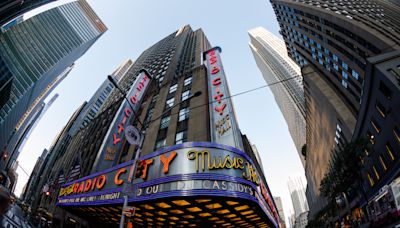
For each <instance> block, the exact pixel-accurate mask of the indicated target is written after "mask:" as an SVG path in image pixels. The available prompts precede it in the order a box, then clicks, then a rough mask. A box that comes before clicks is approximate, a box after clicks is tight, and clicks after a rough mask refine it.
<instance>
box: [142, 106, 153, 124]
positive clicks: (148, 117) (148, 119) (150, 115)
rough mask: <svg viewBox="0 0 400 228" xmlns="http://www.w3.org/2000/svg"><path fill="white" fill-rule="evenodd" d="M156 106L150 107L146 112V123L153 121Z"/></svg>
mask: <svg viewBox="0 0 400 228" xmlns="http://www.w3.org/2000/svg"><path fill="white" fill-rule="evenodd" d="M153 112H154V108H151V109H149V111H147V114H146V119H145V121H144V122H145V123H149V122H150V121H151V117H153Z"/></svg>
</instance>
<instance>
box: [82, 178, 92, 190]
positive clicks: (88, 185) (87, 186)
mask: <svg viewBox="0 0 400 228" xmlns="http://www.w3.org/2000/svg"><path fill="white" fill-rule="evenodd" d="M91 184H92V180H90V179H89V180H87V181H86V184H85V189H84V191H85V192H87V191H89V190H90V187H91V186H90V185H91Z"/></svg>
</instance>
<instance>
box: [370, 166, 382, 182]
mask: <svg viewBox="0 0 400 228" xmlns="http://www.w3.org/2000/svg"><path fill="white" fill-rule="evenodd" d="M372 169H373V170H374V173H375V177H376V179H377V180H379V179H380V176H379V173H378V171H377V170H376V168H375V166H372Z"/></svg>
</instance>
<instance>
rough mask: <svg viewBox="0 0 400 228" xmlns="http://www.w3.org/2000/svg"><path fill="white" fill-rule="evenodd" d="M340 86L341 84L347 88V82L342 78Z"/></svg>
mask: <svg viewBox="0 0 400 228" xmlns="http://www.w3.org/2000/svg"><path fill="white" fill-rule="evenodd" d="M342 86H343V87H344V88H347V82H346V81H345V80H342Z"/></svg>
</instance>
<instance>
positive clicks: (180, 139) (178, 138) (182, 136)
mask: <svg viewBox="0 0 400 228" xmlns="http://www.w3.org/2000/svg"><path fill="white" fill-rule="evenodd" d="M184 142H187V130H183V131H180V132H178V133H176V135H175V145H176V144H182V143H184ZM166 145H167V138H163V139H160V140H158V141H157V142H156V145H155V149H156V150H158V149H160V148H162V147H164V146H166Z"/></svg>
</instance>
